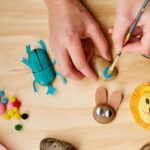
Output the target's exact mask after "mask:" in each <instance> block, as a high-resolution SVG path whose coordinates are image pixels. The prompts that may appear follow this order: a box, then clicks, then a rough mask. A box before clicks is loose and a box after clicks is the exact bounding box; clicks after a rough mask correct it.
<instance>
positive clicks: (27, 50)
mask: <svg viewBox="0 0 150 150" xmlns="http://www.w3.org/2000/svg"><path fill="white" fill-rule="evenodd" d="M26 52H27V54H28V55H29V53H30V52H31V48H30V44H28V45H26Z"/></svg>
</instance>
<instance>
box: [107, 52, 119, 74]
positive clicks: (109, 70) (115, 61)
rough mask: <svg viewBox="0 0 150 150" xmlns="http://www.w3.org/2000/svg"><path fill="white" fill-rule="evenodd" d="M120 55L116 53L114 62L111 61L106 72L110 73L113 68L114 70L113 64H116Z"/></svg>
mask: <svg viewBox="0 0 150 150" xmlns="http://www.w3.org/2000/svg"><path fill="white" fill-rule="evenodd" d="M120 56H121V53H119V54H117V56H116V58H115V60H114V62H113V63H112V65H111V66H110V67H109V69H108V71H107V73H108V74H112V72H113V70H114V68H115V66H116V64H117V62H118V60H119V57H120Z"/></svg>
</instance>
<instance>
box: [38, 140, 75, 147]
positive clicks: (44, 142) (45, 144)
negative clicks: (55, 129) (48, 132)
mask: <svg viewBox="0 0 150 150" xmlns="http://www.w3.org/2000/svg"><path fill="white" fill-rule="evenodd" d="M40 150H76V149H75V147H74V146H73V145H72V144H70V143H68V142H65V141H60V140H56V139H53V138H46V139H43V140H42V141H41V143H40Z"/></svg>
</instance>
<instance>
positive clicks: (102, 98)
mask: <svg viewBox="0 0 150 150" xmlns="http://www.w3.org/2000/svg"><path fill="white" fill-rule="evenodd" d="M95 101H96V104H97V105H98V104H106V103H107V90H106V88H104V87H99V88H98V89H97V90H96V94H95Z"/></svg>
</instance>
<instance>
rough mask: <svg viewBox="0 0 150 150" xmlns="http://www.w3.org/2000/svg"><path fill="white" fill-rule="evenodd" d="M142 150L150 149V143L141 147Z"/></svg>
mask: <svg viewBox="0 0 150 150" xmlns="http://www.w3.org/2000/svg"><path fill="white" fill-rule="evenodd" d="M141 150H150V143H149V144H146V145H144V146H143V147H142V148H141Z"/></svg>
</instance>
